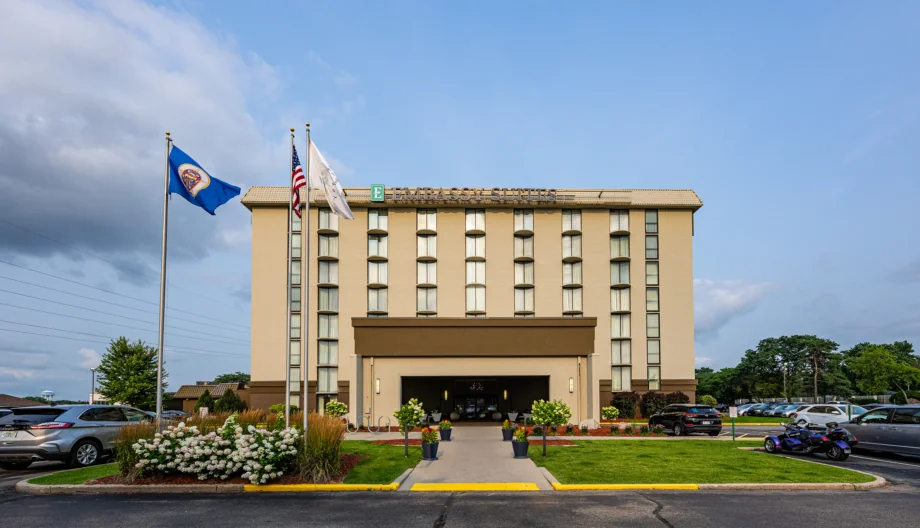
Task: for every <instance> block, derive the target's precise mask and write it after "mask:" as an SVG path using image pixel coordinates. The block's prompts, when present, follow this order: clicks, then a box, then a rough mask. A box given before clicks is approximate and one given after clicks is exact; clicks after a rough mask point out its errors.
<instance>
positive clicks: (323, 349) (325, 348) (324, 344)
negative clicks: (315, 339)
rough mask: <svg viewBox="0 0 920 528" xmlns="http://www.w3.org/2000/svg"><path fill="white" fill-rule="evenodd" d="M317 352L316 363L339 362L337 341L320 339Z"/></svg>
mask: <svg viewBox="0 0 920 528" xmlns="http://www.w3.org/2000/svg"><path fill="white" fill-rule="evenodd" d="M318 353H319V356H318V363H319V365H320V366H324V365H338V364H339V342H338V341H320V342H319V351H318Z"/></svg>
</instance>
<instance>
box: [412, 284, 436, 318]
mask: <svg viewBox="0 0 920 528" xmlns="http://www.w3.org/2000/svg"><path fill="white" fill-rule="evenodd" d="M416 291H417V294H418V302H417V305H416V310H418V311H419V312H437V311H438V290H437V288H417V289H416Z"/></svg>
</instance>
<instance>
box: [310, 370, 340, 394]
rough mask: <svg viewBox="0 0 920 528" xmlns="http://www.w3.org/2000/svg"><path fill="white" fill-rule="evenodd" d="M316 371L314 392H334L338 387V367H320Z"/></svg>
mask: <svg viewBox="0 0 920 528" xmlns="http://www.w3.org/2000/svg"><path fill="white" fill-rule="evenodd" d="M316 371H317V372H316V374H317V376H316V392H326V393H330V392H332V393H334V392H336V391H337V390H338V389H339V369H337V368H335V367H320V368H318V369H316Z"/></svg>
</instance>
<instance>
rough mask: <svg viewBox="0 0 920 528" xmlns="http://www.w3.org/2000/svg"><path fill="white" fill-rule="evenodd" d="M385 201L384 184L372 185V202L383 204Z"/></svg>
mask: <svg viewBox="0 0 920 528" xmlns="http://www.w3.org/2000/svg"><path fill="white" fill-rule="evenodd" d="M383 199H384V192H383V184H382V183H372V184H371V201H372V202H382V201H383Z"/></svg>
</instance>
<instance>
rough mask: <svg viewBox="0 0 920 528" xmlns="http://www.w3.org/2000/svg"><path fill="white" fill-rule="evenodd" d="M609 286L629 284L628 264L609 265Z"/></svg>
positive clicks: (616, 263)
mask: <svg viewBox="0 0 920 528" xmlns="http://www.w3.org/2000/svg"><path fill="white" fill-rule="evenodd" d="M610 284H613V285H616V284H629V262H611V263H610Z"/></svg>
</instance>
